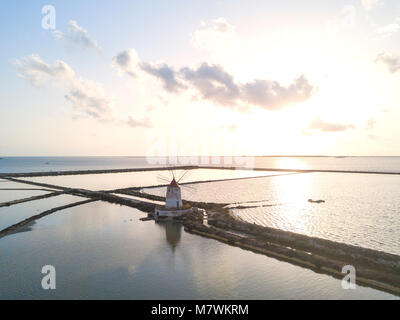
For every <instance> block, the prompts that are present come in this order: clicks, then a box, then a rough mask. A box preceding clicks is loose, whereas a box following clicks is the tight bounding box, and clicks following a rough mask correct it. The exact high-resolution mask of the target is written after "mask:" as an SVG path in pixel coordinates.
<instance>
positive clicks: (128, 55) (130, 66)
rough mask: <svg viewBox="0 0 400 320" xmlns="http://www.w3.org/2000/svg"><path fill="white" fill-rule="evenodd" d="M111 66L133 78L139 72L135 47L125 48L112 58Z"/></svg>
mask: <svg viewBox="0 0 400 320" xmlns="http://www.w3.org/2000/svg"><path fill="white" fill-rule="evenodd" d="M112 66H113V67H114V68H115V69H117V70H118V72H119V73H126V74H128V75H129V76H131V77H134V78H135V77H137V76H138V73H139V55H138V54H137V52H136V50H135V49H126V50H124V51H122V52H120V53H119V54H118V55H117V56H115V57H114V58H112Z"/></svg>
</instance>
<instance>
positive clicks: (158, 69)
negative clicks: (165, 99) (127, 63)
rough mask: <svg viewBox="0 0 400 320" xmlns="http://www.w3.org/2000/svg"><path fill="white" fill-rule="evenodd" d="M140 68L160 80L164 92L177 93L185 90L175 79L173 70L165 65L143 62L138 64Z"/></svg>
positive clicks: (175, 75)
mask: <svg viewBox="0 0 400 320" xmlns="http://www.w3.org/2000/svg"><path fill="white" fill-rule="evenodd" d="M140 68H141V69H142V70H143V71H145V72H147V73H149V74H150V75H152V76H154V77H156V78H157V79H159V80H161V81H162V83H163V87H164V89H165V90H166V91H169V92H178V91H180V90H181V89H184V88H185V86H184V85H183V84H182V83H181V82H180V81H179V80H178V79H177V74H176V72H175V70H174V69H173V68H172V67H170V66H168V65H167V64H165V63H146V62H143V63H141V64H140Z"/></svg>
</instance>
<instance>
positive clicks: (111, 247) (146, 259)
mask: <svg viewBox="0 0 400 320" xmlns="http://www.w3.org/2000/svg"><path fill="white" fill-rule="evenodd" d="M142 216H144V214H143V213H141V212H140V211H138V210H136V209H132V208H128V207H124V206H118V205H113V204H108V203H104V202H94V203H90V204H86V205H84V206H79V207H74V208H70V209H67V210H64V211H60V212H57V213H55V214H53V215H51V216H47V217H45V218H43V219H41V220H39V221H38V222H37V224H35V225H34V226H33V231H31V232H24V233H19V234H14V235H11V236H7V237H5V238H3V239H1V240H0V257H1V259H0V299H17V298H22V299H43V298H46V299H60V298H73V299H90V298H94V299H105V298H111V299H114V298H115V299H118V298H122V299H171V298H173V299H307V298H309V299H325V298H326V299H396V297H394V296H393V295H390V294H387V293H384V292H380V291H377V290H374V289H370V288H364V287H360V286H359V287H357V289H356V290H353V291H352V290H343V289H342V288H341V282H340V281H339V280H336V279H334V278H332V277H330V276H326V275H321V274H317V273H314V272H312V271H310V270H307V269H303V268H301V267H297V266H293V265H291V264H288V263H285V262H280V261H278V260H275V259H272V258H268V257H266V256H263V255H258V254H255V253H252V252H250V251H245V250H242V249H239V248H236V247H231V246H227V245H225V244H222V243H219V242H217V241H215V240H211V239H206V238H202V237H199V236H195V235H191V234H188V233H186V232H184V231H183V229H182V227H181V225H179V224H174V223H168V224H165V223H164V224H162V223H155V222H154V221H148V222H141V221H139V220H138V218H139V217H142ZM47 264H50V265H53V266H55V268H56V272H57V273H56V274H57V289H56V290H54V291H45V290H43V289H42V288H41V284H40V283H41V279H42V276H43V275H42V274H41V269H42V267H43V265H47Z"/></svg>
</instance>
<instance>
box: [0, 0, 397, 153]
mask: <svg viewBox="0 0 400 320" xmlns="http://www.w3.org/2000/svg"><path fill="white" fill-rule="evenodd" d="M0 12H1V15H2V16H1V20H0V36H1V40H2V41H1V50H0V118H1V120H2V121H1V125H0V156H86V155H88V156H96V155H97V156H124V155H129V156H135V155H136V156H140V155H147V156H149V155H151V156H164V155H274V154H279V155H353V156H357V155H359V156H361V155H364V156H368V155H371V156H400V126H399V125H398V124H399V123H400V121H399V120H400V90H399V88H400V41H399V40H400V2H399V1H396V0H346V1H343V0H337V1H327V0H326V1H321V0H303V1H297V0H296V1H295V0H291V1H290V0H281V1H256V0H254V1H235V0H231V1H208V0H203V1H178V0H170V1H127V0H126V1H125V0H119V1H118V2H111V1H102V0H86V1H81V2H78V1H32V0H20V1H11V0H4V1H1V3H0Z"/></svg>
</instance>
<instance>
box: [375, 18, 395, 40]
mask: <svg viewBox="0 0 400 320" xmlns="http://www.w3.org/2000/svg"><path fill="white" fill-rule="evenodd" d="M399 30H400V18H396V20H395V22H393V23H390V24H388V25H386V26H383V27H378V28H376V29H375V33H376V34H377V35H379V36H381V37H383V38H388V37H390V36H392V35H393V34H395V33H397V32H398V31H399Z"/></svg>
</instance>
